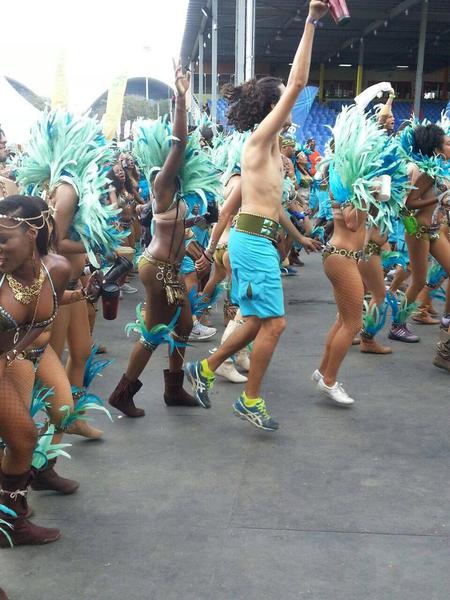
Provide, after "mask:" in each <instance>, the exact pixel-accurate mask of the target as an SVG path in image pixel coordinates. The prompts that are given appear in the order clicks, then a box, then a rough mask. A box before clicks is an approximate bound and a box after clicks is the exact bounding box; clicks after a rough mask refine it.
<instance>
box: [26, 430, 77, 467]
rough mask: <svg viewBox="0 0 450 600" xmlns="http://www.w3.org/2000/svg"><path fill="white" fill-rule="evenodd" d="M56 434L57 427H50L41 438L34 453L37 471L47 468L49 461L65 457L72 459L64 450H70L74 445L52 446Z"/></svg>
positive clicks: (33, 462)
mask: <svg viewBox="0 0 450 600" xmlns="http://www.w3.org/2000/svg"><path fill="white" fill-rule="evenodd" d="M54 434H55V426H54V425H50V426H49V427H48V429H47V431H46V432H45V433H44V435H42V436H41V437H40V438H39V441H38V443H37V446H36V448H35V450H34V452H33V459H32V461H31V464H32V466H33V467H34V468H35V469H42V468H43V467H46V466H47V464H48V461H49V460H52V459H53V458H58V457H59V456H65V457H66V458H70V454H68V453H67V452H66V451H65V450H64V448H69V447H70V446H71V445H72V444H52V438H53V435H54Z"/></svg>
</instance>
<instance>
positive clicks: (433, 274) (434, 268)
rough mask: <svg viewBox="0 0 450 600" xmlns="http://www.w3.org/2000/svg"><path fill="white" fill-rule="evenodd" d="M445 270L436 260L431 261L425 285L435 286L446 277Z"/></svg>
mask: <svg viewBox="0 0 450 600" xmlns="http://www.w3.org/2000/svg"><path fill="white" fill-rule="evenodd" d="M447 277H448V275H447V272H446V271H445V270H444V269H443V268H442V267H441V265H440V264H439V263H438V262H437V261H433V262H432V264H431V265H430V266H429V268H428V273H427V287H429V288H437V287H439V285H440V283H441V282H442V280H443V279H447Z"/></svg>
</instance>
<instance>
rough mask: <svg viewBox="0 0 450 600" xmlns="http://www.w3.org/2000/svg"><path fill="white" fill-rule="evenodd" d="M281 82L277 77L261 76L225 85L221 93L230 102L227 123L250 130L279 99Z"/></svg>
mask: <svg viewBox="0 0 450 600" xmlns="http://www.w3.org/2000/svg"><path fill="white" fill-rule="evenodd" d="M282 83H283V82H282V81H281V79H278V77H263V78H262V79H259V80H256V79H250V80H249V81H246V82H245V83H243V84H242V85H238V86H237V87H234V86H233V85H231V84H229V85H226V86H225V87H224V88H223V89H222V93H223V95H224V97H225V98H226V100H228V102H229V103H230V107H229V109H228V115H227V116H228V123H229V124H230V125H232V126H233V127H235V128H236V129H237V130H238V131H249V130H252V129H253V128H254V127H255V125H258V124H259V123H261V121H262V120H263V119H265V117H267V115H268V114H269V113H270V111H271V110H272V107H273V105H274V104H276V103H277V102H278V100H279V99H280V97H281V91H280V85H281V84H282Z"/></svg>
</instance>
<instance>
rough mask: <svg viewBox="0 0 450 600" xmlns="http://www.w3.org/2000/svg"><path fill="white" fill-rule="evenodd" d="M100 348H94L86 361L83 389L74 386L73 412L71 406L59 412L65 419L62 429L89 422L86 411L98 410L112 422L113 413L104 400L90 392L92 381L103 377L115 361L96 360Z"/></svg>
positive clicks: (62, 408)
mask: <svg viewBox="0 0 450 600" xmlns="http://www.w3.org/2000/svg"><path fill="white" fill-rule="evenodd" d="M97 350H98V346H93V348H92V350H91V353H90V355H89V358H88V359H87V361H86V365H85V368H84V375H83V387H82V388H79V387H77V386H74V385H73V386H72V395H73V396H74V398H75V397H76V398H77V399H76V404H75V407H74V409H73V411H70V408H69V406H67V405H66V406H62V407H61V408H60V409H59V410H60V411H61V412H62V413H64V417H63V419H62V421H61V428H62V429H68V428H69V427H70V426H71V425H73V423H75V421H78V420H80V421H87V420H88V419H89V417H88V416H86V414H85V411H87V410H98V411H100V412H103V413H104V414H106V416H107V417H108V418H109V419H110V420H111V421H112V420H113V419H112V417H111V413H110V412H109V410H108V409H107V408H106V407H105V405H104V402H103V400H102V399H101V398H100V397H99V396H97V395H96V394H93V393H91V392H89V391H88V389H89V387H90V385H91V383H92V381H93V380H94V379H95V377H97V376H98V375H101V373H102V371H103V370H104V369H106V367H108V366H109V365H110V364H112V363H113V362H114V361H113V360H105V359H96V354H97Z"/></svg>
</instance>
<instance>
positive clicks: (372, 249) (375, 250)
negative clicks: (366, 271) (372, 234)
mask: <svg viewBox="0 0 450 600" xmlns="http://www.w3.org/2000/svg"><path fill="white" fill-rule="evenodd" d="M380 254H381V246H380V244H377V243H376V242H374V241H373V240H369V241H368V242H367V246H366V247H365V248H364V256H365V257H367V258H369V257H370V256H380Z"/></svg>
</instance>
